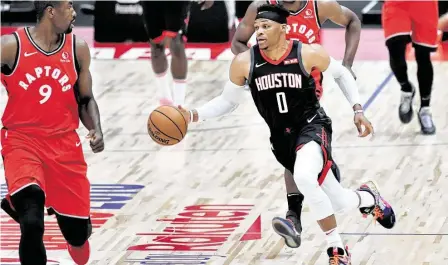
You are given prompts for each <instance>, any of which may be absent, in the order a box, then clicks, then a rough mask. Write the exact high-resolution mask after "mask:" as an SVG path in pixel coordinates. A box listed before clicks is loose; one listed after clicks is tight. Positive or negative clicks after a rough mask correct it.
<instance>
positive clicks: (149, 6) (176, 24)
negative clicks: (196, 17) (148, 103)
mask: <svg viewBox="0 0 448 265" xmlns="http://www.w3.org/2000/svg"><path fill="white" fill-rule="evenodd" d="M196 2H198V3H200V4H201V5H202V8H201V9H202V10H204V9H208V8H210V7H211V6H212V5H213V1H208V0H207V1H203V0H202V1H196ZM141 5H142V8H143V18H144V23H145V27H146V31H147V33H148V36H149V42H150V44H151V65H152V69H153V71H154V73H155V74H156V80H157V86H158V89H159V93H160V99H159V103H160V104H161V105H172V104H175V105H176V106H177V105H184V103H185V93H186V86H187V84H186V79H187V72H188V62H187V56H186V54H185V42H186V40H187V39H186V34H187V26H188V19H189V12H190V1H141ZM168 39H169V41H166V40H168ZM165 45H169V49H170V52H171V75H172V77H173V81H174V86H173V88H172V89H171V82H170V81H169V80H168V76H167V71H168V60H167V57H166V55H165Z"/></svg>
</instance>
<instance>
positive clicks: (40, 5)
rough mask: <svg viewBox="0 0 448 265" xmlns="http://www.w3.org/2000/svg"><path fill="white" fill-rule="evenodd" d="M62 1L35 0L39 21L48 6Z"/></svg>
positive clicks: (54, 5) (53, 5)
mask: <svg viewBox="0 0 448 265" xmlns="http://www.w3.org/2000/svg"><path fill="white" fill-rule="evenodd" d="M60 3H61V1H39V0H34V9H35V11H36V18H37V21H39V20H41V19H42V17H43V16H44V14H45V10H46V9H47V7H49V6H52V7H56V6H57V5H59V4H60Z"/></svg>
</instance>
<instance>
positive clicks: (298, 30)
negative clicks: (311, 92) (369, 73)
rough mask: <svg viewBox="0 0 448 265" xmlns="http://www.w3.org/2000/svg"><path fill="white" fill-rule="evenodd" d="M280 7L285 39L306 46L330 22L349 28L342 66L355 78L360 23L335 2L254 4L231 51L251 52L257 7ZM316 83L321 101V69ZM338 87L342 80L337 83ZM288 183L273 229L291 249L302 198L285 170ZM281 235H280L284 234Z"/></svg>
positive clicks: (317, 38) (295, 241) (297, 236)
mask: <svg viewBox="0 0 448 265" xmlns="http://www.w3.org/2000/svg"><path fill="white" fill-rule="evenodd" d="M266 3H268V4H277V3H278V4H281V5H282V6H283V7H284V8H286V9H288V10H289V13H290V16H289V17H288V19H287V23H288V26H287V30H286V38H287V39H291V40H294V39H296V40H300V41H301V42H303V43H307V44H308V43H320V29H321V25H322V24H323V23H325V22H326V21H327V20H331V21H333V22H334V23H336V24H338V25H341V26H343V27H345V28H346V33H345V36H346V38H345V39H346V48H345V55H344V59H343V61H342V64H343V65H344V66H345V67H346V68H347V69H348V70H349V71H350V73H351V74H352V75H353V77H355V78H356V75H355V73H354V72H353V70H352V65H353V60H354V59H355V54H356V50H357V49H358V44H359V39H360V35H361V21H360V20H359V18H358V17H357V16H356V14H355V13H354V12H352V11H351V10H350V9H348V8H346V7H344V6H341V5H339V4H338V2H336V1H333V0H327V1H316V0H310V1H303V0H302V1H300V0H298V1H296V0H286V1H276V0H269V1H253V2H252V3H251V4H250V6H249V8H248V9H247V11H246V14H245V16H244V18H243V19H242V21H241V23H240V24H239V25H238V28H237V31H236V33H235V36H234V38H233V40H232V52H233V53H234V54H239V53H241V52H244V51H246V50H248V49H249V47H248V45H247V44H248V41H249V39H250V38H251V36H252V35H253V34H254V32H255V28H254V21H255V17H256V16H257V8H258V7H259V6H261V5H263V4H266ZM311 74H312V75H313V76H314V78H315V80H316V82H317V83H316V94H317V97H318V98H319V99H320V98H321V96H322V92H323V91H322V80H323V75H322V74H321V73H320V72H319V71H318V70H316V69H315V70H313V71H312V73H311ZM336 82H338V84H339V83H340V81H339V80H336ZM332 170H333V171H334V172H335V175H336V176H339V173H338V171H339V170H338V167H337V165H336V164H333V167H332ZM285 184H286V192H287V197H288V211H287V213H286V219H282V218H278V219H274V220H273V227H274V230H275V231H276V232H277V233H279V234H280V235H281V236H285V232H286V235H287V236H288V237H289V238H290V239H292V240H286V244H287V245H288V246H289V247H292V248H296V247H299V246H300V233H301V231H302V225H301V220H300V218H301V217H300V216H301V212H302V203H303V199H304V197H303V195H302V194H301V193H300V191H299V190H298V188H297V185H296V183H295V182H294V178H293V176H292V173H291V172H290V171H289V170H287V169H285ZM280 230H281V231H282V232H281V231H280Z"/></svg>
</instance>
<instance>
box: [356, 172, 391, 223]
mask: <svg viewBox="0 0 448 265" xmlns="http://www.w3.org/2000/svg"><path fill="white" fill-rule="evenodd" d="M358 190H359V191H367V192H369V193H370V194H372V195H373V197H374V198H375V205H373V206H372V207H361V208H359V210H360V211H361V214H362V215H363V216H364V217H367V215H369V214H371V215H372V216H373V218H374V219H375V220H376V221H378V223H380V224H381V225H382V226H383V227H384V228H387V229H391V228H392V227H394V225H395V222H396V219H395V213H394V210H393V209H392V206H390V204H389V203H388V202H387V201H386V200H385V199H383V197H381V195H380V192H379V190H378V185H377V184H375V182H373V181H368V182H366V183H365V184H363V185H362V186H361V187H360V188H359V189H358Z"/></svg>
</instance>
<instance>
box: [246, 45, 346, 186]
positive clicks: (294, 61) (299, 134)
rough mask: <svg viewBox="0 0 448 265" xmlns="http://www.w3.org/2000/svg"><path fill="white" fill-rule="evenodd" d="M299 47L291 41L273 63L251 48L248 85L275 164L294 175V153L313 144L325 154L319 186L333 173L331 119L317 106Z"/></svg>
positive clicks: (311, 79) (312, 79) (313, 86)
mask: <svg viewBox="0 0 448 265" xmlns="http://www.w3.org/2000/svg"><path fill="white" fill-rule="evenodd" d="M301 47H302V43H301V42H299V41H290V42H289V47H288V50H287V51H286V52H285V54H284V55H283V56H282V57H281V58H280V59H279V60H277V61H273V60H271V59H269V58H268V57H266V56H265V55H264V53H263V52H262V51H261V50H260V49H259V47H258V45H255V46H253V47H252V48H251V70H250V74H249V77H248V84H249V87H250V89H251V93H252V97H253V100H254V102H255V105H256V107H257V109H258V112H259V113H260V115H261V116H262V117H263V119H264V120H265V122H266V123H267V125H268V126H269V129H270V132H271V138H270V140H271V145H272V151H273V153H274V155H275V157H276V158H277V160H278V162H280V163H281V164H282V165H283V166H284V167H285V168H287V169H288V170H290V171H291V172H294V163H295V159H296V151H297V150H298V149H300V147H302V146H303V145H304V144H306V143H308V142H310V141H315V142H317V143H319V144H320V145H321V147H322V151H323V154H324V168H323V169H322V172H321V174H320V176H319V183H322V182H323V180H324V178H325V176H326V173H327V172H328V170H329V169H330V168H331V169H333V170H336V167H335V166H334V167H333V162H332V159H331V133H332V128H331V119H330V118H329V117H328V116H327V115H326V114H325V112H324V110H323V109H322V108H321V106H320V104H319V100H318V98H317V96H316V93H315V89H316V82H315V79H314V78H313V77H312V76H310V75H309V74H308V73H307V72H306V71H305V70H304V67H303V64H302V58H301ZM335 176H338V174H337V172H336V171H335Z"/></svg>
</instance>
